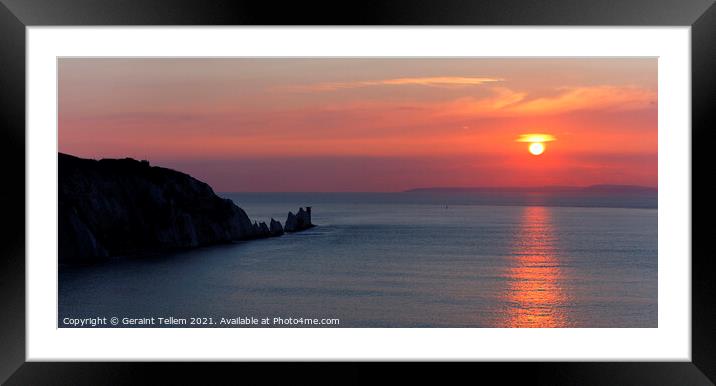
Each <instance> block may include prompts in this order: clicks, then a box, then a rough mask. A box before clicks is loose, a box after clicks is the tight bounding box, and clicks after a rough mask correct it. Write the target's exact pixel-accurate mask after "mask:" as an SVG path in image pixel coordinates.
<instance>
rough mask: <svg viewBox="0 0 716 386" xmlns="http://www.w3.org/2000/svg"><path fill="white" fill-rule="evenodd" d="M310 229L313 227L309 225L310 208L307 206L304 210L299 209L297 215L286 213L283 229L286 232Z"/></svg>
mask: <svg viewBox="0 0 716 386" xmlns="http://www.w3.org/2000/svg"><path fill="white" fill-rule="evenodd" d="M312 227H314V225H313V223H311V207H310V206H307V207H306V209H305V210H304V209H303V208H299V209H298V213H296V214H293V212H288V217H287V218H286V226H285V227H284V230H285V231H286V232H298V231H302V230H304V229H308V228H312Z"/></svg>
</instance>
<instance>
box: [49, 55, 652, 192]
mask: <svg viewBox="0 0 716 386" xmlns="http://www.w3.org/2000/svg"><path fill="white" fill-rule="evenodd" d="M58 65H59V151H61V152H63V153H69V154H72V155H76V156H80V157H88V158H95V159H98V158H123V157H132V158H137V159H147V160H149V161H150V162H151V163H152V164H154V165H158V166H164V167H169V168H173V169H177V170H180V171H183V172H186V173H189V174H191V175H192V176H194V177H196V178H198V179H200V180H203V181H205V182H207V183H209V184H210V185H211V186H212V187H213V188H214V190H216V191H219V192H228V191H401V190H405V189H411V188H417V187H434V186H443V187H446V186H447V187H473V186H544V185H579V186H584V185H592V184H630V185H646V186H654V187H655V186H656V185H657V101H658V95H657V59H655V58H644V59H635V58H631V59H624V58H620V59H593V58H590V59H567V58H552V59H526V58H513V59H479V58H430V59H416V58H380V59H377V58H375V59H374V58H340V59H338V58H336V59H329V58H305V59H303V58H302V59H297V58H275V59H253V58H242V59H89V58H82V59H79V58H78V59H75V58H71V59H70V58H63V59H60V60H59V64H58ZM530 133H543V134H549V135H550V136H552V137H553V139H554V140H550V141H549V142H545V143H544V145H545V151H544V153H543V154H541V155H538V156H535V155H532V154H530V153H529V152H528V147H529V145H530V144H529V143H526V142H520V141H518V139H519V138H520V136H521V135H524V134H530Z"/></svg>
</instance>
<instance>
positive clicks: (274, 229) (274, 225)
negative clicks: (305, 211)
mask: <svg viewBox="0 0 716 386" xmlns="http://www.w3.org/2000/svg"><path fill="white" fill-rule="evenodd" d="M269 231H270V232H271V236H281V235H282V234H283V226H282V225H281V222H279V221H276V220H274V219H273V217H272V218H271V223H270V225H269Z"/></svg>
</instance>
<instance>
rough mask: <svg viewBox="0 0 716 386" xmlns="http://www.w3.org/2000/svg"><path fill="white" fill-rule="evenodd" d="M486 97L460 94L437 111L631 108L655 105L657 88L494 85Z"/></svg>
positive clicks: (503, 113)
mask: <svg viewBox="0 0 716 386" xmlns="http://www.w3.org/2000/svg"><path fill="white" fill-rule="evenodd" d="M492 92H493V94H492V95H491V96H488V97H485V98H473V97H467V98H460V99H456V100H454V101H451V102H448V103H447V104H445V105H444V106H442V107H441V108H439V109H438V113H437V114H438V115H441V116H444V115H471V116H484V117H516V116H527V115H529V116H535V115H547V114H561V113H569V112H573V111H589V110H591V111H630V110H640V109H645V108H650V107H654V106H656V103H657V99H658V95H657V92H656V91H655V90H648V89H643V88H639V87H632V86H626V87H619V86H609V85H604V86H590V87H576V88H566V87H564V88H560V89H559V90H558V93H557V94H556V95H552V96H545V97H532V98H530V95H529V94H528V93H525V92H518V91H514V90H511V89H508V88H504V87H494V88H492Z"/></svg>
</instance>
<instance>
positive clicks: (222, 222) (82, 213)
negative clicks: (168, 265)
mask: <svg viewBox="0 0 716 386" xmlns="http://www.w3.org/2000/svg"><path fill="white" fill-rule="evenodd" d="M58 174H59V181H58V233H59V234H58V237H59V241H58V244H59V245H58V249H59V251H58V253H59V260H60V262H63V263H66V262H92V261H96V260H99V259H103V258H108V257H113V256H127V255H142V254H146V253H153V252H160V251H166V250H172V249H182V248H192V247H199V246H205V245H212V244H220V243H229V242H232V241H240V240H251V239H258V238H266V237H275V236H281V235H283V234H284V232H297V231H300V230H304V229H308V228H310V227H313V226H314V225H313V224H312V223H311V208H310V207H307V208H306V209H305V210H304V209H303V208H300V209H299V210H298V213H297V214H293V213H292V212H289V213H288V217H287V219H286V226H285V227H284V226H282V225H281V223H280V222H279V221H276V220H274V219H273V218H272V219H271V221H270V223H269V224H268V225H267V224H266V223H264V222H257V221H252V220H251V219H249V217H248V215H247V214H246V212H244V210H243V209H241V208H239V207H238V206H237V205H236V204H234V203H233V202H232V201H231V200H229V199H225V198H221V197H219V196H217V195H216V194H215V193H214V191H213V190H212V188H211V187H210V186H209V185H208V184H206V183H204V182H201V181H199V180H197V179H195V178H193V177H191V176H190V175H188V174H185V173H181V172H178V171H175V170H171V169H167V168H162V167H157V166H151V165H150V164H149V162H147V161H137V160H134V159H131V158H125V159H102V160H99V161H96V160H91V159H83V158H78V157H74V156H71V155H67V154H63V153H59V154H58Z"/></svg>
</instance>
